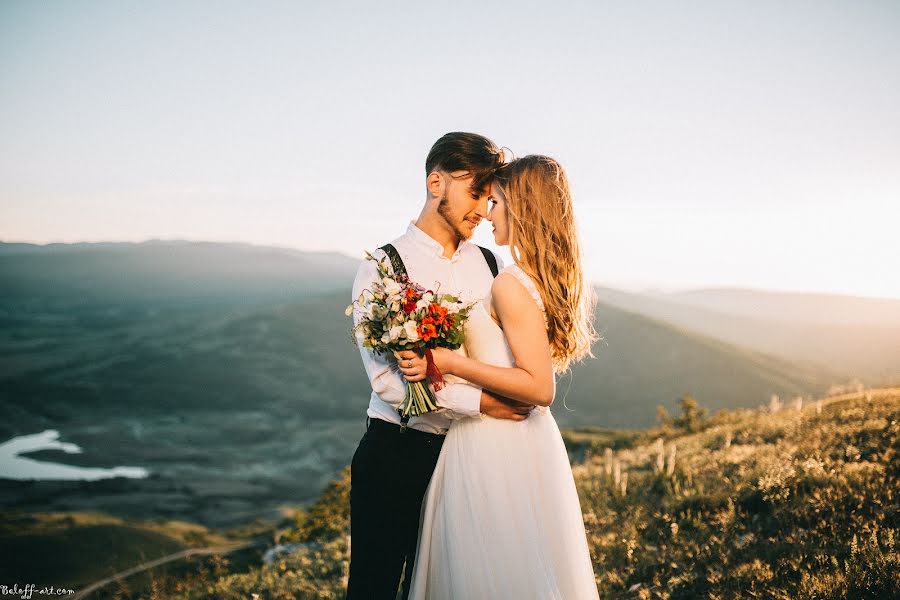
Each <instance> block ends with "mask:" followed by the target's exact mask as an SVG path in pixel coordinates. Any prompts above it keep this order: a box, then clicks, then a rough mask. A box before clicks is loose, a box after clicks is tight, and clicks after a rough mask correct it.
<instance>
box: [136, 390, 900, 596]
mask: <svg viewBox="0 0 900 600" xmlns="http://www.w3.org/2000/svg"><path fill="white" fill-rule="evenodd" d="M566 439H567V443H569V445H570V449H571V450H573V451H580V452H582V453H584V456H585V458H584V460H582V461H581V462H579V463H577V464H575V465H574V467H573V471H574V474H575V478H576V483H577V486H578V490H579V494H580V497H581V502H582V509H583V513H584V521H585V526H586V531H587V536H588V542H589V546H590V550H591V556H592V558H593V561H594V571H595V575H596V579H597V585H598V588H599V590H600V596H601V597H602V598H641V599H649V598H659V599H669V600H674V599H688V598H690V599H694V598H717V599H726V598H727V599H732V598H733V599H743V598H776V599H784V600H788V599H791V600H795V599H800V600H803V599H805V600H813V599H815V600H827V599H837V598H872V599H876V598H896V597H898V595H900V580H898V579H897V578H896V573H897V572H898V569H900V552H898V549H897V547H896V537H897V535H898V533H900V509H898V506H900V505H898V500H897V496H896V492H897V489H900V486H898V483H900V460H898V455H897V452H898V450H900V389H892V390H883V391H877V392H868V393H862V394H850V395H847V396H843V397H837V398H831V399H825V400H824V401H821V402H818V403H810V404H808V405H806V406H803V407H802V408H801V409H796V408H794V407H791V408H787V409H782V410H780V411H778V412H769V411H762V410H736V411H719V412H717V413H716V414H715V415H713V416H712V417H706V416H705V415H704V414H703V410H702V409H698V408H697V407H689V406H687V405H685V408H684V411H683V413H682V414H681V415H679V416H678V417H676V418H673V419H671V420H670V421H669V422H668V423H666V424H664V425H661V426H660V427H656V428H653V429H649V430H645V431H640V432H620V433H618V434H617V433H616V432H613V431H610V430H590V429H584V430H580V431H574V432H567V434H566ZM348 484H349V481H348V477H347V472H346V471H345V473H344V476H343V477H341V478H340V479H338V480H336V481H335V482H333V483H332V484H331V485H330V486H329V487H328V489H327V490H326V491H325V493H324V494H323V495H322V496H321V498H320V499H319V501H317V502H316V503H315V505H313V506H312V507H311V508H310V510H309V511H307V512H305V513H302V514H300V515H298V517H297V518H296V520H295V521H294V523H293V524H292V525H291V526H290V527H288V528H287V529H285V530H284V531H283V532H282V535H281V537H280V540H281V541H291V542H295V543H300V546H298V547H295V548H294V549H293V551H291V552H289V553H286V554H284V555H282V556H281V557H280V558H277V559H276V560H274V561H273V562H272V563H271V564H268V565H264V566H261V567H251V568H243V569H228V568H224V569H222V570H221V571H220V572H219V573H218V574H210V573H209V572H204V573H201V574H199V575H192V576H189V577H171V576H165V575H161V576H159V577H156V578H154V582H155V588H154V591H153V592H152V593H144V594H138V596H140V597H144V598H166V599H172V600H188V599H190V600H199V599H206V598H209V599H212V598H217V599H222V600H229V599H234V600H237V599H239V598H240V599H244V598H248V597H258V598H260V599H276V598H277V599H282V598H283V599H287V598H317V599H326V598H339V597H341V593H342V589H343V586H344V577H345V574H346V556H347V543H348V541H349V539H348V531H349V530H348V509H347V502H348ZM254 594H256V595H257V596H253V595H254Z"/></svg>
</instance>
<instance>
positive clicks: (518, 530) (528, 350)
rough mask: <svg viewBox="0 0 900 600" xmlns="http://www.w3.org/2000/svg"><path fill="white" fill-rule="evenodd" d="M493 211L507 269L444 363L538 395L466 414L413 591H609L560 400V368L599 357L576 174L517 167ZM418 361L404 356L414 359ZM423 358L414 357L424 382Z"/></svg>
mask: <svg viewBox="0 0 900 600" xmlns="http://www.w3.org/2000/svg"><path fill="white" fill-rule="evenodd" d="M491 202H492V208H491V210H490V213H489V214H488V217H487V218H488V220H490V221H491V222H492V223H493V224H494V239H495V240H496V242H497V244H498V245H506V244H509V246H510V250H511V253H512V255H513V260H514V264H512V265H510V266H508V267H506V268H504V269H503V270H502V271H501V272H500V274H499V275H498V276H497V278H496V279H495V280H494V284H493V286H492V288H491V292H490V294H489V296H488V297H487V298H485V299H484V301H483V302H479V303H478V305H476V307H475V308H473V310H472V311H471V313H470V317H469V321H468V323H467V325H466V350H467V353H468V357H465V356H462V355H461V354H459V353H455V352H451V351H449V350H443V349H439V350H436V351H433V358H434V361H435V363H436V364H437V366H438V368H439V369H440V370H441V371H442V372H443V373H445V374H452V375H455V376H458V377H461V378H463V379H465V380H467V381H470V382H472V383H473V384H476V385H480V386H482V387H483V388H484V389H487V390H490V391H492V392H495V393H497V394H500V395H502V396H505V397H507V398H511V399H513V400H517V401H520V402H524V403H528V404H532V405H534V407H535V408H534V410H533V411H532V412H531V414H530V416H529V417H528V418H527V419H525V420H524V421H521V422H517V421H509V420H498V419H493V418H491V417H489V416H486V415H482V416H481V418H468V419H461V420H456V421H454V422H453V424H452V426H451V427H450V430H449V431H448V433H447V437H446V440H445V441H444V445H443V449H442V451H441V454H440V457H439V459H438V462H437V467H436V468H435V471H434V475H433V476H432V479H431V483H430V484H429V486H428V491H427V492H426V495H425V502H424V503H423V506H422V514H421V521H420V526H419V545H418V551H417V553H416V561H415V566H414V569H415V570H414V575H413V579H412V587H411V591H410V598H412V599H416V600H423V599H429V600H451V599H456V598H465V599H466V600H477V599H491V600H493V599H496V598H516V599H526V598H534V599H540V600H547V599H551V598H553V599H561V600H562V599H564V600H579V599H582V598H591V599H594V598H598V594H597V586H596V582H595V579H594V573H593V569H592V566H591V558H590V554H589V551H588V546H587V540H586V537H585V531H584V523H583V521H582V516H581V506H580V504H579V501H578V494H577V492H576V489H575V482H574V479H573V477H572V470H571V467H570V465H569V459H568V455H567V453H566V448H565V446H564V444H563V441H562V437H561V436H560V433H559V428H558V426H557V424H556V421H555V419H554V418H553V415H552V414H551V413H550V410H549V409H548V407H549V406H550V404H552V403H553V399H554V396H555V388H556V383H555V379H554V375H555V373H559V372H563V371H565V370H567V369H568V368H569V365H570V364H571V363H573V362H574V361H577V360H579V359H581V358H583V357H585V356H586V355H589V354H590V345H591V342H592V341H594V340H595V339H596V334H595V333H594V330H593V328H592V326H591V314H590V313H591V303H590V299H589V298H590V294H589V290H588V289H586V288H585V286H584V283H583V279H582V270H581V251H580V247H579V242H578V235H577V231H576V228H575V221H574V215H573V210H572V201H571V196H570V193H569V185H568V179H567V177H566V174H565V171H564V170H563V168H562V166H561V165H560V164H559V163H557V162H556V161H555V160H553V159H552V158H548V157H546V156H534V155H531V156H526V157H523V158H520V159H517V160H515V161H513V162H511V163H509V164H508V165H505V166H504V167H503V168H502V169H501V171H500V172H499V173H498V176H497V180H496V181H495V182H494V184H493V187H492V198H491ZM404 363H406V365H410V363H409V362H408V361H402V362H401V365H404ZM424 363H425V361H424V359H421V358H418V357H417V358H415V359H413V361H412V364H411V365H410V366H401V371H403V373H404V376H406V377H407V379H409V380H411V381H416V380H420V379H422V378H424V376H423V375H421V373H422V372H423V371H424Z"/></svg>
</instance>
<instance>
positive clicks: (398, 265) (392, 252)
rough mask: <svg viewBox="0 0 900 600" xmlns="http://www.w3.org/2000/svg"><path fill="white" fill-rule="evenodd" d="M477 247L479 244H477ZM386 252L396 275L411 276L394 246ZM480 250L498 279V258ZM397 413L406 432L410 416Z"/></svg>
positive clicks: (385, 246)
mask: <svg viewBox="0 0 900 600" xmlns="http://www.w3.org/2000/svg"><path fill="white" fill-rule="evenodd" d="M476 246H477V244H476ZM380 249H381V250H384V253H385V254H387V255H388V258H389V259H390V260H391V268H393V270H394V275H406V276H407V277H408V276H409V273H407V272H406V265H404V264H403V259H402V258H400V253H399V252H397V249H396V248H394V245H393V244H385V245H384V246H382V247H381V248H380ZM478 249H479V250H481V253H482V254H483V255H484V260H485V261H486V262H487V264H488V267H489V268H490V269H491V274H492V275H493V276H494V277H496V276H497V273H498V272H499V271H498V269H497V257H496V256H494V253H493V252H491V251H490V250H488V249H487V248H484V247H483V246H478ZM397 412H399V413H400V431H406V424H407V423H408V422H409V415H406V416H404V415H403V412H402V411H401V410H400V409H399V408H398V409H397Z"/></svg>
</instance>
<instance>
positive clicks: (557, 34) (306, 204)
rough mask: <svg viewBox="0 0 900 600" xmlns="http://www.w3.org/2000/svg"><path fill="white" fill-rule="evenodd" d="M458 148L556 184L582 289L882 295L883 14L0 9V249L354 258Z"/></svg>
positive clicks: (707, 9) (897, 70)
mask: <svg viewBox="0 0 900 600" xmlns="http://www.w3.org/2000/svg"><path fill="white" fill-rule="evenodd" d="M454 130H467V131H476V132H480V133H483V134H485V135H488V136H489V137H491V138H493V139H494V140H496V141H497V142H498V143H500V144H502V145H506V146H509V147H510V148H512V149H513V150H514V151H515V153H516V154H518V155H523V154H526V153H545V154H550V155H552V156H554V157H556V158H558V159H559V160H560V161H561V162H562V163H563V164H564V165H565V166H566V168H567V169H568V172H569V176H570V179H571V181H572V184H573V188H574V192H575V200H576V205H577V211H578V217H579V221H580V226H581V231H582V235H583V243H584V247H585V251H586V268H587V270H588V274H589V276H590V278H591V279H592V280H594V281H596V282H598V283H602V284H605V285H610V286H614V287H624V288H632V289H633V288H641V287H649V286H656V287H663V288H678V287H692V286H722V285H728V286H742V287H756V288H767V289H788V290H810V291H831V292H843V293H852V294H859V295H874V296H888V297H895V298H900V276H898V275H897V273H900V236H898V235H897V231H898V229H900V226H898V223H900V2H894V1H884V2H874V1H870V2H866V1H847V2H826V1H809V2H790V3H786V2H768V1H762V2H761V1H754V2H725V1H709V2H690V3H675V2H627V3H624V2H580V3H566V2H556V3H547V2H540V3H537V2H515V3H512V2H510V3H502V4H501V3H491V4H490V6H485V5H483V4H482V3H476V2H457V3H450V4H448V3H436V4H427V5H426V3H422V2H409V3H400V2H392V3H371V2H370V3H345V2H322V3H301V2H220V1H218V2H213V1H209V2H184V1H179V2H140V3H138V2H75V1H73V2H41V1H27V2H17V1H10V0H4V1H3V2H2V3H0V132H2V136H0V203H2V204H0V206H2V213H0V240H3V241H29V242H37V243H46V242H53V241H63V242H72V241H101V240H134V241H141V240H145V239H148V238H164V239H171V238H183V239H194V240H223V241H246V242H253V243H260V244H272V245H281V246H290V247H296V248H301V249H310V250H338V251H341V252H344V253H347V254H350V255H353V256H361V254H362V251H363V249H366V248H372V247H374V246H376V245H380V244H381V243H384V242H386V241H388V240H389V239H391V238H393V237H395V236H396V235H398V234H399V233H401V232H402V231H403V230H404V229H405V227H406V224H407V223H408V221H409V220H411V219H414V218H415V217H416V215H417V214H418V212H419V209H420V207H421V203H422V201H423V198H424V186H423V180H424V172H423V169H424V167H423V163H424V158H425V154H426V153H427V151H428V148H429V147H430V145H431V144H432V143H433V142H434V140H435V139H437V137H439V136H440V135H442V134H443V133H445V132H447V131H454ZM476 240H477V241H479V242H481V243H484V244H488V245H490V244H491V243H492V239H491V237H490V231H489V226H487V225H485V226H482V228H481V230H480V231H479V233H478V234H477V237H476Z"/></svg>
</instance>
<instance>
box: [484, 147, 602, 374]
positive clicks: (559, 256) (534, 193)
mask: <svg viewBox="0 0 900 600" xmlns="http://www.w3.org/2000/svg"><path fill="white" fill-rule="evenodd" d="M497 183H498V184H499V187H500V189H501V191H502V192H503V194H504V196H505V197H506V206H507V215H508V217H507V220H508V223H509V249H510V252H511V253H512V256H513V260H514V261H515V262H516V264H517V265H519V267H520V268H521V269H522V270H523V271H525V273H527V274H528V275H530V276H531V278H532V279H533V280H534V282H535V285H536V286H537V289H538V291H539V292H540V294H541V299H542V300H543V301H544V308H545V310H546V312H547V321H548V325H547V335H548V337H549V338H550V351H551V356H552V358H553V366H554V369H555V370H556V371H557V372H564V371H566V370H568V369H569V367H570V366H571V364H572V363H573V362H577V361H579V360H581V359H583V358H585V357H586V356H593V354H592V353H591V344H592V343H593V342H594V341H596V340H597V339H598V338H599V336H598V335H597V333H596V332H595V330H594V326H593V322H592V317H593V315H592V313H593V309H594V295H593V291H592V290H591V288H590V286H585V284H584V278H583V275H582V265H581V245H580V244H579V241H578V230H577V228H576V226H575V215H574V211H573V209H572V195H571V193H570V191H569V179H568V177H567V176H566V172H565V170H563V168H562V165H560V164H559V163H558V162H556V161H555V160H554V159H552V158H550V157H548V156H540V155H534V154H532V155H528V156H524V157H522V158H519V159H516V160H513V161H512V162H510V163H509V164H506V165H504V166H503V167H502V168H501V169H500V170H499V171H498V172H497Z"/></svg>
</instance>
